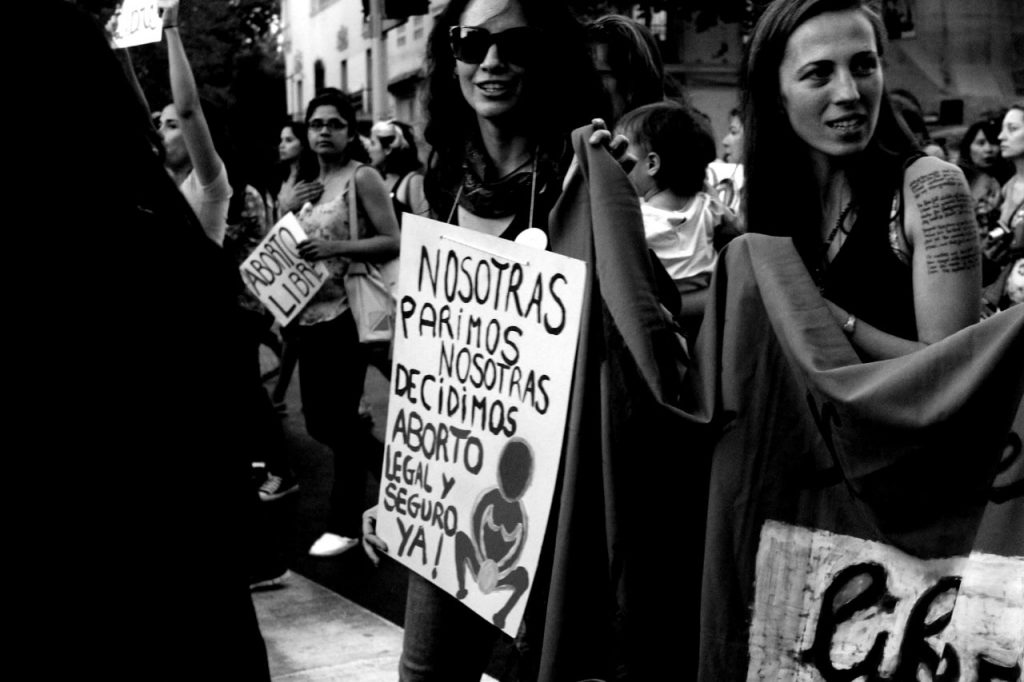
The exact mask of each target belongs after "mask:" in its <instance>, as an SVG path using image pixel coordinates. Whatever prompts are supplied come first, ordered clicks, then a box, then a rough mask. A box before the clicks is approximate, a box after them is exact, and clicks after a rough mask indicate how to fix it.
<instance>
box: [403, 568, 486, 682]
mask: <svg viewBox="0 0 1024 682" xmlns="http://www.w3.org/2000/svg"><path fill="white" fill-rule="evenodd" d="M404 627H405V630H404V635H403V641H402V657H401V659H400V660H399V663H398V679H399V680H400V682H480V677H481V676H482V675H483V674H484V672H485V671H486V670H487V664H488V663H489V662H490V660H491V653H492V651H493V649H494V643H495V641H496V639H497V637H498V632H499V631H498V629H497V628H495V627H494V626H493V625H491V624H490V623H488V622H487V621H485V620H484V619H483V618H481V617H480V616H478V615H477V614H476V613H474V612H473V611H471V610H470V609H468V608H466V606H464V605H463V604H460V603H459V601H458V600H457V599H456V598H455V597H453V596H451V595H450V594H448V593H447V592H445V591H444V590H442V589H441V588H440V587H437V586H436V585H434V584H433V583H431V582H429V581H428V580H426V579H425V578H422V577H420V576H419V574H417V573H413V572H412V571H410V572H409V589H408V595H407V597H406V602H405V624H404Z"/></svg>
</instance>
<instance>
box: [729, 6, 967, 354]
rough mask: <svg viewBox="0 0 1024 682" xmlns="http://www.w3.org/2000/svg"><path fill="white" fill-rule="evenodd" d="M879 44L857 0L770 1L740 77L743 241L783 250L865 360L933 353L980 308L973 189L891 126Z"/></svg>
mask: <svg viewBox="0 0 1024 682" xmlns="http://www.w3.org/2000/svg"><path fill="white" fill-rule="evenodd" d="M884 36H885V32H884V30H883V29H882V23H881V20H880V18H879V17H878V15H877V14H875V13H874V12H873V11H872V10H871V9H870V8H869V7H868V6H867V3H865V2H862V1H861V0H779V1H778V2H775V3H773V4H772V5H771V6H769V8H768V9H767V10H766V12H765V14H764V16H763V17H762V18H761V20H760V21H759V22H758V25H757V28H756V29H755V31H754V34H753V36H752V39H751V42H750V44H749V46H748V48H749V49H748V53H747V56H746V58H745V61H744V69H743V77H744V80H745V85H746V88H745V94H744V97H745V106H744V107H743V111H744V112H745V121H744V129H745V132H746V138H745V150H744V158H745V160H746V169H745V170H746V188H747V189H746V192H747V196H746V201H747V204H746V211H747V224H748V229H749V231H751V232H761V233H767V234H774V235H784V236H791V237H792V238H793V241H794V243H795V245H796V247H797V249H798V251H799V252H800V254H801V256H802V258H803V260H804V263H805V264H806V265H807V268H808V270H809V271H810V273H811V275H812V276H813V278H814V280H815V281H816V283H817V284H818V287H819V288H820V289H821V291H822V294H823V296H824V297H825V299H826V300H827V302H828V306H829V309H830V310H831V312H832V315H833V317H834V318H835V321H836V323H837V324H838V325H840V326H841V327H842V329H843V331H844V332H845V333H846V335H847V336H848V337H849V339H850V342H851V344H852V345H853V346H854V348H856V349H857V351H858V353H859V354H860V355H861V357H862V358H864V359H866V360H876V359H883V358H892V357H897V356H900V355H905V354H907V353H910V352H913V351H914V350H917V349H918V348H922V347H924V346H926V345H928V344H930V343H934V342H936V341H939V340H940V339H943V338H945V337H946V336H949V335H950V334H952V333H954V332H956V331H958V330H960V329H962V328H963V327H966V326H968V325H970V324H971V323H973V322H976V321H977V320H978V318H979V305H980V300H979V295H978V292H979V290H980V286H981V279H980V266H979V244H978V238H977V231H976V230H977V228H976V226H975V218H974V212H973V210H972V205H971V194H970V190H969V189H968V187H967V184H966V181H965V180H964V176H963V173H962V172H961V171H960V170H959V169H958V168H957V167H956V166H954V165H952V164H949V163H946V162H944V161H941V160H939V159H937V158H935V157H930V156H925V155H923V154H921V153H920V151H919V150H918V149H917V146H916V144H915V142H914V140H913V138H912V137H911V135H910V133H909V131H907V130H906V129H905V127H904V126H903V125H902V124H901V123H900V122H899V120H898V117H897V116H896V115H895V114H894V112H893V109H892V106H891V104H890V102H889V98H888V95H887V93H886V91H885V81H884V77H883V72H882V62H881V56H882V52H883V49H884ZM783 206H784V207H786V209H785V210H781V207H783Z"/></svg>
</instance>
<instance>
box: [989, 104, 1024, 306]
mask: <svg viewBox="0 0 1024 682" xmlns="http://www.w3.org/2000/svg"><path fill="white" fill-rule="evenodd" d="M998 140H999V151H1000V154H1001V155H1002V158H1003V159H1004V160H1006V161H1007V162H1008V163H1011V164H1012V165H1013V168H1014V174H1013V176H1012V177H1011V178H1010V179H1009V180H1007V182H1006V184H1005V185H1003V191H1002V197H1003V201H1002V205H1001V207H1000V210H999V224H998V225H997V226H996V228H995V229H994V230H992V232H990V233H989V235H988V237H987V239H986V240H985V248H984V254H985V261H986V264H988V265H989V266H990V269H991V270H993V271H994V272H995V273H996V274H995V276H994V281H993V282H992V283H991V284H989V285H988V286H987V287H986V288H985V291H984V295H983V304H984V312H985V313H986V314H991V313H993V312H997V311H999V310H1005V309H1006V308H1009V307H1010V306H1013V305H1018V304H1020V303H1024V102H1016V103H1014V104H1013V105H1012V106H1011V107H1010V109H1009V110H1008V111H1007V112H1006V115H1005V116H1003V122H1002V126H1001V127H1000V131H999V136H998Z"/></svg>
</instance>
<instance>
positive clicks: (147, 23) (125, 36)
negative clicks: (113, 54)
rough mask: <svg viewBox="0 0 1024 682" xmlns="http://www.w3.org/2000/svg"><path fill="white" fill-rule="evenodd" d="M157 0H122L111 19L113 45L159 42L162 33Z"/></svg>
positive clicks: (161, 20)
mask: <svg viewBox="0 0 1024 682" xmlns="http://www.w3.org/2000/svg"><path fill="white" fill-rule="evenodd" d="M158 5H159V0H124V2H123V3H121V7H120V9H118V10H117V13H116V14H115V15H114V18H113V19H112V20H111V23H112V28H111V35H112V36H113V41H114V47H134V46H136V45H145V44H147V43H159V42H160V38H161V34H162V33H163V19H162V18H161V17H160V12H159V8H158Z"/></svg>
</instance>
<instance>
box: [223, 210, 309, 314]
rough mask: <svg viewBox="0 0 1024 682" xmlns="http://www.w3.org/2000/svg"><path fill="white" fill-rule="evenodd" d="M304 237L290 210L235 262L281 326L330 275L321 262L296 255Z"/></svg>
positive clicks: (251, 287)
mask: <svg viewBox="0 0 1024 682" xmlns="http://www.w3.org/2000/svg"><path fill="white" fill-rule="evenodd" d="M304 239H306V233H305V231H304V230H303V229H302V226H301V225H300V224H299V221H298V219H296V217H295V216H294V215H293V214H291V213H289V214H288V215H286V216H285V217H283V218H281V220H279V221H278V222H277V224H276V225H274V227H272V228H271V229H270V231H269V232H267V236H266V237H264V238H263V241H261V242H260V243H259V246H257V247H256V248H255V249H253V251H252V253H250V254H249V255H248V256H246V258H245V260H244V261H242V264H241V265H239V266H238V269H239V270H240V271H241V273H242V279H243V281H245V284H246V286H248V287H249V289H250V290H251V291H252V293H253V294H255V295H256V298H258V299H260V301H261V302H262V303H263V305H265V306H266V307H267V310H269V311H270V312H271V313H273V315H274V319H276V320H277V321H278V322H279V323H280V324H281V325H282V326H283V325H286V324H288V323H289V322H291V321H292V320H294V319H295V318H296V317H297V316H298V314H299V313H301V312H302V309H303V308H305V307H306V304H307V303H309V301H310V300H311V299H312V298H313V296H314V295H316V292H318V291H320V287H322V286H323V285H324V284H325V283H326V282H327V278H328V276H329V275H328V273H327V268H326V267H325V266H324V264H323V263H321V262H313V263H310V262H309V261H305V260H303V259H302V257H301V256H299V251H298V244H299V242H301V241H303V240H304Z"/></svg>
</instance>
